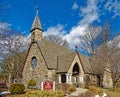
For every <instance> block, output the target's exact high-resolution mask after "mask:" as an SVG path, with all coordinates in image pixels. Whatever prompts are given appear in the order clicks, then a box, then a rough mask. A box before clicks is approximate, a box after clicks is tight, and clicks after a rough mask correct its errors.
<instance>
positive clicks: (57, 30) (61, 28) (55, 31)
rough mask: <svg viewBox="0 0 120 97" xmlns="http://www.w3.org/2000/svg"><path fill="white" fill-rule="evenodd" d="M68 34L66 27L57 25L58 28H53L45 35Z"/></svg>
mask: <svg viewBox="0 0 120 97" xmlns="http://www.w3.org/2000/svg"><path fill="white" fill-rule="evenodd" d="M66 33H67V32H66V31H65V30H64V26H63V25H61V24H57V26H51V27H49V28H48V29H47V31H45V32H44V33H43V34H44V36H46V35H49V34H54V35H59V36H63V35H65V34H66Z"/></svg>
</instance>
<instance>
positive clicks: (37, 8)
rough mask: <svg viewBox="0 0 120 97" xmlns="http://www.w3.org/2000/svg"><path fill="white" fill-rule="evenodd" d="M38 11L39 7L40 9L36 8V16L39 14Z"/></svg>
mask: <svg viewBox="0 0 120 97" xmlns="http://www.w3.org/2000/svg"><path fill="white" fill-rule="evenodd" d="M38 10H39V7H38V6H36V14H38Z"/></svg>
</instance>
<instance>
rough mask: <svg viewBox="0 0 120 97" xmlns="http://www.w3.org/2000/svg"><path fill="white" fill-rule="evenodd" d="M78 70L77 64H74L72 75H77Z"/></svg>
mask: <svg viewBox="0 0 120 97" xmlns="http://www.w3.org/2000/svg"><path fill="white" fill-rule="evenodd" d="M79 70H80V68H79V65H78V63H75V65H74V67H73V71H72V72H73V75H78V74H79Z"/></svg>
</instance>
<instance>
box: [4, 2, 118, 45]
mask: <svg viewBox="0 0 120 97" xmlns="http://www.w3.org/2000/svg"><path fill="white" fill-rule="evenodd" d="M37 1H39V2H38V3H37ZM3 4H4V5H6V6H7V7H9V10H8V11H7V14H6V16H5V22H7V23H8V25H9V26H11V27H12V28H14V29H15V30H17V31H19V32H24V33H26V34H30V28H31V25H32V23H33V20H34V17H35V14H36V10H35V7H36V5H38V6H39V16H40V21H41V24H42V27H43V30H44V35H47V34H50V33H52V34H55V35H61V36H62V37H63V38H64V39H66V40H67V41H68V42H69V43H70V46H71V47H73V46H74V45H76V44H79V42H80V40H79V36H80V35H83V34H84V30H85V28H86V26H87V25H89V24H93V25H98V26H103V25H104V24H105V23H106V22H109V23H110V24H111V30H112V31H113V32H114V33H117V32H120V0H4V1H3Z"/></svg>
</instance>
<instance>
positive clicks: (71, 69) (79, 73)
mask: <svg viewBox="0 0 120 97" xmlns="http://www.w3.org/2000/svg"><path fill="white" fill-rule="evenodd" d="M43 33H44V32H43V29H42V26H41V22H40V18H39V15H38V11H37V12H36V16H35V19H34V21H33V24H32V27H31V43H30V46H29V49H28V51H27V55H26V59H25V62H24V68H23V75H22V81H23V83H24V85H25V86H26V87H27V83H28V81H29V80H31V79H34V80H35V81H36V83H37V87H38V88H41V87H40V85H41V82H43V81H45V80H50V81H54V82H55V85H56V86H58V85H60V84H62V83H67V84H71V85H75V86H77V87H85V85H90V84H96V85H99V86H108V87H112V78H111V74H110V72H107V71H105V70H104V71H103V72H97V73H95V72H94V70H93V69H95V68H92V66H91V62H90V58H89V57H87V56H85V55H82V54H80V53H79V52H78V51H77V50H76V51H72V50H70V49H68V48H65V47H62V46H60V45H58V44H55V43H51V42H49V41H47V40H45V39H44V37H43Z"/></svg>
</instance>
